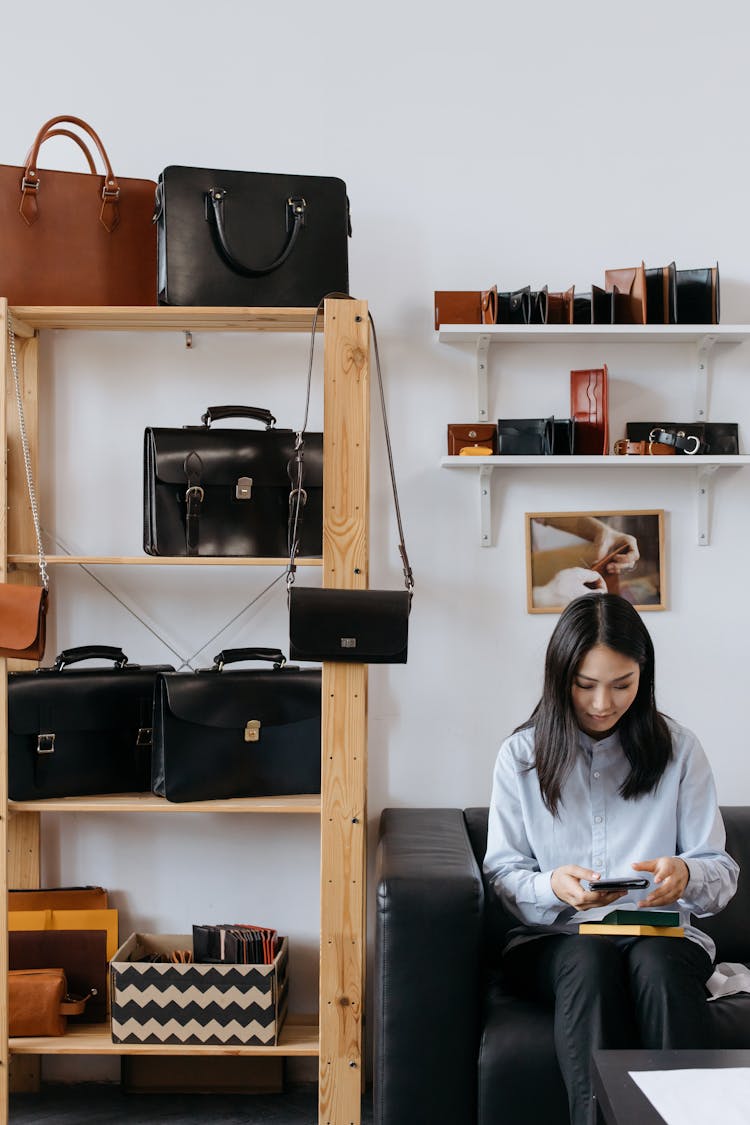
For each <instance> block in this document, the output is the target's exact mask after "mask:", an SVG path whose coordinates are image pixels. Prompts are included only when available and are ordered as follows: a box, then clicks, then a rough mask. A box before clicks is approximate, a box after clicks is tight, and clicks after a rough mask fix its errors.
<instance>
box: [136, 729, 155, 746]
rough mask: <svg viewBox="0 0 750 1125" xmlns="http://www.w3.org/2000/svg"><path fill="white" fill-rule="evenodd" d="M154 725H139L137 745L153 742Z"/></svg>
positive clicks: (147, 744) (148, 744)
mask: <svg viewBox="0 0 750 1125" xmlns="http://www.w3.org/2000/svg"><path fill="white" fill-rule="evenodd" d="M153 734H154V731H153V727H139V729H138V734H137V736H136V740H135V744H136V746H151V745H152V743H153Z"/></svg>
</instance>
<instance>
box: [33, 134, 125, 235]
mask: <svg viewBox="0 0 750 1125" xmlns="http://www.w3.org/2000/svg"><path fill="white" fill-rule="evenodd" d="M63 122H66V123H67V124H69V125H76V126H77V127H78V128H79V129H82V130H83V132H84V133H87V134H88V136H89V137H90V138H91V140H92V141H93V142H94V144H95V145H96V147H97V149H98V150H99V155H100V156H101V158H102V160H103V161H104V167H105V169H106V175H105V176H104V183H103V185H102V191H101V198H102V206H101V210H100V212H99V222H100V223H101V224H102V226H103V227H104V229H105V230H106V231H108V232H109V234H111V233H112V231H113V230H114V229H115V228H116V227H117V226H118V224H119V222H120V207H119V202H118V200H119V198H120V185H119V183H118V182H117V177H116V176H115V174H114V172H113V171H112V165H111V164H110V162H109V157H108V156H107V151H106V149H105V147H104V145H103V144H102V142H101V140H100V138H99V136H98V134H97V133H96V132H94V130H93V129H92V128H91V126H90V125H88V124H87V123H86V122H85V121H83V120H82V119H81V118H80V117H71V116H69V115H68V114H62V115H61V116H60V117H51V118H50V119H49V121H45V123H44V125H42V127H41V129H40V130H39V132H38V133H37V135H36V137H35V139H34V143H33V145H32V146H31V151H30V153H29V155H28V157H27V159H26V168H25V170H24V174H23V176H22V178H21V205H20V207H19V210H20V212H21V215H22V216H23V218H24V221H25V222H26V223H27V224H28V225H29V226H31V225H32V223H35V222H36V220H37V219H38V218H39V204H38V198H39V192H40V184H41V180H42V177H40V175H39V173H38V172H37V161H38V158H39V149H40V148H41V146H42V144H43V143H44V142H45V141H46V140H47V138H48V136H49V134H50V133H51V131H52V130H53V128H54V126H55V125H60V124H61V123H63Z"/></svg>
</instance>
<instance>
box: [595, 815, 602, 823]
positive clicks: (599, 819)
mask: <svg viewBox="0 0 750 1125" xmlns="http://www.w3.org/2000/svg"><path fill="white" fill-rule="evenodd" d="M601 822H602V818H601V817H600V816H595V817H594V824H601Z"/></svg>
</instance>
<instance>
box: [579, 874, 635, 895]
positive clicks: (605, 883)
mask: <svg viewBox="0 0 750 1125" xmlns="http://www.w3.org/2000/svg"><path fill="white" fill-rule="evenodd" d="M581 881H582V883H583V885H584V887H585V888H586V890H587V891H642V890H643V889H644V888H645V887H647V886H648V879H643V878H630V877H628V876H627V875H626V876H624V877H623V878H622V879H582V880H581Z"/></svg>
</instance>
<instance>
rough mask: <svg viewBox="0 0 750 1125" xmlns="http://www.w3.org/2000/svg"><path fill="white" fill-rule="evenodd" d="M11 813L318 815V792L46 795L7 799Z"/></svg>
mask: <svg viewBox="0 0 750 1125" xmlns="http://www.w3.org/2000/svg"><path fill="white" fill-rule="evenodd" d="M8 809H9V810H10V812H12V813H20V812H74V813H118V812H123V813H131V812H137V813H162V814H165V813H195V812H199V813H207V812H210V813H286V814H302V815H312V816H319V815H320V794H318V793H309V794H308V793H302V794H299V795H294V796H286V797H233V798H230V799H227V800H222V801H184V802H182V801H180V802H175V801H167V800H166V799H165V798H164V797H157V796H155V795H154V794H153V793H111V794H108V793H107V794H103V795H102V796H92V797H48V798H46V799H45V800H38V801H9V802H8Z"/></svg>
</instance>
